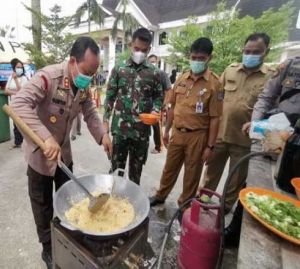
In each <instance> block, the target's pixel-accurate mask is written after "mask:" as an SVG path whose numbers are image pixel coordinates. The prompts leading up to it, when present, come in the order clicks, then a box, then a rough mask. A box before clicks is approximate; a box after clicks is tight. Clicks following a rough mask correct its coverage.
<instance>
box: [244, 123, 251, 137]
mask: <svg viewBox="0 0 300 269" xmlns="http://www.w3.org/2000/svg"><path fill="white" fill-rule="evenodd" d="M250 127H251V122H250V121H249V122H246V123H245V124H244V125H243V127H242V131H243V132H244V133H245V134H248V133H249V130H250Z"/></svg>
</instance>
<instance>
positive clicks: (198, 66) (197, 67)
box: [190, 61, 207, 74]
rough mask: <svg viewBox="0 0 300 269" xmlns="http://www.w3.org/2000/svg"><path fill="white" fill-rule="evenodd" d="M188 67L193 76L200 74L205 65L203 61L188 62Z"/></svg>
mask: <svg viewBox="0 0 300 269" xmlns="http://www.w3.org/2000/svg"><path fill="white" fill-rule="evenodd" d="M190 67H191V70H192V72H193V73H194V74H200V73H202V72H203V71H205V69H206V68H207V64H206V62H203V61H190Z"/></svg>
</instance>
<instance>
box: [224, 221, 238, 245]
mask: <svg viewBox="0 0 300 269" xmlns="http://www.w3.org/2000/svg"><path fill="white" fill-rule="evenodd" d="M240 232H241V231H240V230H238V229H233V228H232V227H231V226H230V225H229V226H228V227H226V228H225V230H224V246H225V248H238V246H239V243H240Z"/></svg>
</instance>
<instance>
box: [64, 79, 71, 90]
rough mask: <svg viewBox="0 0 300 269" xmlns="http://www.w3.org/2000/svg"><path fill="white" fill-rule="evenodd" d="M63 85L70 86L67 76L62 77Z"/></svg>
mask: <svg viewBox="0 0 300 269" xmlns="http://www.w3.org/2000/svg"><path fill="white" fill-rule="evenodd" d="M64 87H65V88H67V89H69V87H70V81H69V78H67V77H65V79H64Z"/></svg>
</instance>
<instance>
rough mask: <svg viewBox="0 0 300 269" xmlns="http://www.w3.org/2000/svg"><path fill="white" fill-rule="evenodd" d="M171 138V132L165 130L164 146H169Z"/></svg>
mask: <svg viewBox="0 0 300 269" xmlns="http://www.w3.org/2000/svg"><path fill="white" fill-rule="evenodd" d="M169 140H170V135H169V132H167V131H165V133H164V136H163V143H164V146H165V147H166V149H167V148H168V145H169Z"/></svg>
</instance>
